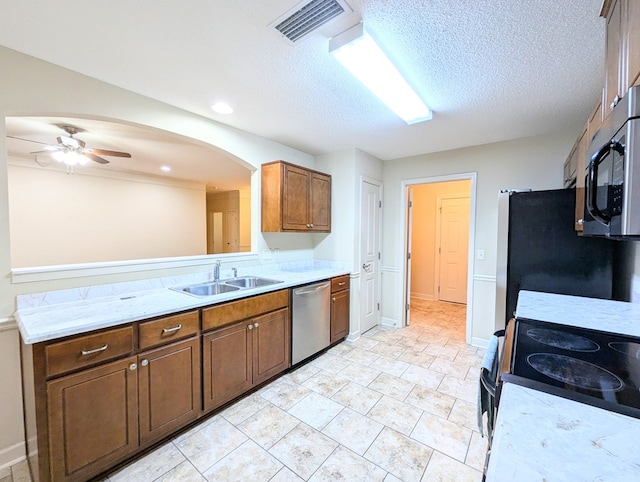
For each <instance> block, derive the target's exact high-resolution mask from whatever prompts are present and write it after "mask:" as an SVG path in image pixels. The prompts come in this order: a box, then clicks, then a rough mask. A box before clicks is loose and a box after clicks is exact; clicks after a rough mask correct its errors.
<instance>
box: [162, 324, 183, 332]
mask: <svg viewBox="0 0 640 482" xmlns="http://www.w3.org/2000/svg"><path fill="white" fill-rule="evenodd" d="M180 328H182V324H180V325H178V326H174V327H173V328H163V329H162V333H173V332H174V331H178V330H179V329H180Z"/></svg>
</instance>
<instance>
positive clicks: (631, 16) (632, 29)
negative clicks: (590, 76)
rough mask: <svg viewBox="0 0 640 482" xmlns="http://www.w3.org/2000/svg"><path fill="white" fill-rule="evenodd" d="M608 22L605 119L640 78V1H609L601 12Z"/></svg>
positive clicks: (604, 95)
mask: <svg viewBox="0 0 640 482" xmlns="http://www.w3.org/2000/svg"><path fill="white" fill-rule="evenodd" d="M600 15H601V16H602V17H605V18H606V21H607V33H606V50H605V52H606V59H605V67H606V72H605V85H604V91H603V95H602V111H603V118H605V119H606V118H607V117H608V115H609V113H610V112H611V111H612V110H613V108H614V107H615V105H616V104H617V103H618V101H619V100H620V99H621V98H622V97H624V96H625V95H626V93H627V90H628V89H629V87H632V86H633V85H636V84H637V83H638V77H639V76H640V29H639V28H638V25H640V2H638V1H637V0H605V2H604V4H603V5H602V10H601V12H600Z"/></svg>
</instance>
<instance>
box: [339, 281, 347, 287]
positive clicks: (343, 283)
mask: <svg viewBox="0 0 640 482" xmlns="http://www.w3.org/2000/svg"><path fill="white" fill-rule="evenodd" d="M346 284H347V282H346V281H343V282H342V283H338V286H344V285H346Z"/></svg>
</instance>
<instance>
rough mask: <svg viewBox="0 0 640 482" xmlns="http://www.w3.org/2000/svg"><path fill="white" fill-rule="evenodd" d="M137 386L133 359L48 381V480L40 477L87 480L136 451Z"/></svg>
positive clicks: (56, 479) (54, 479)
mask: <svg viewBox="0 0 640 482" xmlns="http://www.w3.org/2000/svg"><path fill="white" fill-rule="evenodd" d="M137 385H138V374H137V371H136V358H135V357H129V358H125V359H123V360H119V361H116V362H112V363H108V364H106V365H102V366H99V367H96V368H91V369H88V370H85V371H82V372H80V373H76V374H73V375H68V376H65V377H62V378H60V379H57V380H54V381H51V382H48V383H47V407H48V410H47V412H48V419H49V424H48V425H49V427H48V428H49V430H48V431H49V444H50V448H49V453H50V478H49V477H47V474H46V473H45V474H42V471H41V477H40V478H41V479H42V478H43V477H42V475H44V476H45V480H53V481H62V480H87V479H88V478H90V477H91V476H93V475H97V474H99V473H100V472H102V471H104V470H107V469H108V468H109V467H110V466H112V465H113V464H115V463H116V462H118V461H120V460H122V459H123V458H125V457H126V456H127V455H129V454H130V453H132V452H133V451H134V450H135V449H137V448H138V390H137ZM39 435H40V434H39ZM40 456H41V457H42V455H40Z"/></svg>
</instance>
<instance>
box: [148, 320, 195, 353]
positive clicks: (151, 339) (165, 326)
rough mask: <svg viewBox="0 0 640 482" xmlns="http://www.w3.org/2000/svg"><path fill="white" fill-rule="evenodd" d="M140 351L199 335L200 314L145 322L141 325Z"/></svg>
mask: <svg viewBox="0 0 640 482" xmlns="http://www.w3.org/2000/svg"><path fill="white" fill-rule="evenodd" d="M138 330H139V332H138V333H139V336H140V342H139V343H140V349H145V348H149V347H151V346H156V345H161V344H163V343H168V342H171V341H176V340H180V339H182V338H186V337H187V336H191V335H195V334H196V333H198V312H197V311H190V312H189V313H183V314H181V315H175V316H167V317H164V318H160V319H158V320H152V321H144V322H142V323H140V325H139V328H138Z"/></svg>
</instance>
